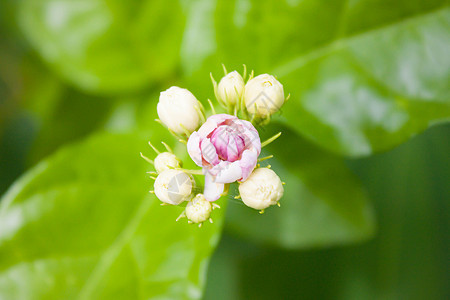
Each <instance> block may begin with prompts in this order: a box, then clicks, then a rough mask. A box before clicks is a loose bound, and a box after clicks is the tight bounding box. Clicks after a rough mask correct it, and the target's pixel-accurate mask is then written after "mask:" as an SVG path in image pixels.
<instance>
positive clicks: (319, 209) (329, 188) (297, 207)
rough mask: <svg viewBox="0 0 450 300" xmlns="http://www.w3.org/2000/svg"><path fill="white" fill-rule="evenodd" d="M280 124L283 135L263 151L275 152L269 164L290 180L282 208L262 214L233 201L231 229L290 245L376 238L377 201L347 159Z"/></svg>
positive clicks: (284, 178)
mask: <svg viewBox="0 0 450 300" xmlns="http://www.w3.org/2000/svg"><path fill="white" fill-rule="evenodd" d="M278 129H279V131H282V132H283V134H282V135H281V137H280V138H279V139H278V140H276V141H275V142H273V143H272V144H270V145H269V146H268V147H267V148H268V151H269V152H267V153H266V154H264V153H263V154H262V155H261V156H265V155H267V154H273V155H274V158H272V159H270V160H269V161H268V163H269V164H270V165H271V166H272V168H273V170H274V171H275V172H276V173H277V174H278V175H279V176H280V178H281V179H282V180H283V181H285V182H286V185H285V186H284V196H283V198H282V199H281V200H280V204H281V207H280V208H278V207H276V206H273V207H271V208H268V209H266V210H265V213H264V214H262V215H260V214H259V213H258V211H256V210H253V209H250V208H247V207H245V206H244V205H243V204H242V202H240V201H233V202H232V203H231V204H230V206H229V208H228V213H227V225H228V227H227V228H228V229H229V230H232V231H233V232H234V233H236V234H238V235H240V236H243V237H245V238H246V239H251V240H255V241H257V242H263V243H268V244H273V245H278V246H282V247H286V248H309V247H319V246H330V245H335V244H345V243H351V242H355V241H360V240H363V239H367V238H368V237H370V236H371V235H372V234H373V232H374V227H375V225H374V215H373V211H372V206H371V205H370V203H369V201H368V199H367V197H366V194H365V191H364V190H363V188H362V186H361V184H360V183H359V181H358V180H357V179H356V178H355V177H354V176H353V174H352V173H351V172H350V170H349V169H348V168H347V167H346V165H345V164H344V161H343V159H341V158H338V157H336V156H335V155H332V154H329V153H327V152H324V151H322V150H320V149H319V148H318V147H316V146H314V145H312V144H311V143H310V142H308V141H306V140H304V139H302V138H301V137H299V136H298V135H296V134H295V133H294V132H292V131H290V130H288V129H286V128H278ZM268 136H270V135H268ZM266 164H267V161H265V162H264V163H262V165H266ZM228 221H229V222H228Z"/></svg>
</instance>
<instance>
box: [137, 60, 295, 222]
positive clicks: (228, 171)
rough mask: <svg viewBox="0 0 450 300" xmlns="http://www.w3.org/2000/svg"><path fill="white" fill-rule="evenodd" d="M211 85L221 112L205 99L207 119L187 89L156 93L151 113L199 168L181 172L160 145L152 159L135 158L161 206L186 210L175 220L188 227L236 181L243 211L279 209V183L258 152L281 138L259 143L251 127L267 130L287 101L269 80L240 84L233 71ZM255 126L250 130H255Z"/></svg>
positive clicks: (279, 87)
mask: <svg viewBox="0 0 450 300" xmlns="http://www.w3.org/2000/svg"><path fill="white" fill-rule="evenodd" d="M224 73H225V76H224V77H223V78H222V79H221V80H220V82H219V83H218V84H217V82H216V81H215V80H214V78H213V76H212V75H211V80H212V83H213V86H214V93H215V96H216V99H217V101H218V102H219V104H220V105H221V107H222V108H223V109H224V110H225V113H216V108H215V107H214V105H213V103H212V102H211V101H210V100H209V99H208V103H209V105H210V116H209V117H206V115H207V114H206V112H205V108H204V107H203V105H202V104H201V103H200V102H199V101H198V100H197V98H196V97H195V96H194V95H193V94H192V93H191V92H190V91H188V90H187V89H183V88H179V87H176V86H173V87H171V88H169V89H168V90H166V91H164V92H161V95H160V98H159V102H158V105H157V111H158V116H159V119H157V121H158V122H160V123H161V124H163V125H164V126H165V127H167V129H168V130H169V132H170V133H171V134H172V135H174V136H175V137H176V138H177V140H178V141H180V142H181V143H183V144H184V145H186V150H187V153H188V154H189V156H190V158H191V159H192V160H193V162H194V163H195V164H196V165H197V166H198V167H200V168H201V169H197V170H188V169H183V168H182V161H181V160H180V159H179V158H178V157H177V156H176V155H175V154H174V152H173V151H172V149H171V148H170V147H169V146H168V145H167V144H166V143H164V142H162V143H163V145H164V146H165V148H166V150H167V151H164V152H160V151H159V150H158V149H157V148H156V147H154V146H153V145H152V144H151V143H150V142H149V144H150V146H151V147H152V148H153V149H154V151H155V152H156V154H157V156H156V158H155V159H154V160H151V159H150V158H147V157H146V156H144V155H143V154H142V153H141V156H142V157H143V158H144V159H145V160H147V161H148V162H149V163H151V164H153V165H154V167H155V172H149V173H150V174H151V178H152V179H154V180H155V183H154V191H151V192H152V193H154V194H155V195H156V197H158V199H159V200H161V201H162V202H163V203H162V205H180V204H183V203H186V208H185V210H184V211H183V213H182V214H181V215H180V216H179V218H178V219H177V221H178V220H179V219H180V218H182V217H186V218H187V219H188V222H189V223H198V224H199V226H201V225H202V223H203V222H205V221H207V220H209V221H210V222H212V219H211V217H210V215H211V212H212V210H213V209H214V208H218V207H219V206H218V205H217V204H215V203H214V201H216V200H218V199H219V198H220V197H222V196H224V195H226V194H227V193H228V191H229V185H230V184H231V183H234V182H237V183H238V185H239V187H238V190H239V193H240V195H239V196H236V197H234V198H235V199H239V198H240V199H242V202H243V203H244V204H245V205H247V206H248V207H251V208H254V209H257V210H260V213H263V212H264V209H266V208H268V207H269V206H271V205H278V206H279V205H280V203H279V200H280V199H281V197H282V196H283V192H284V189H283V184H284V183H283V182H282V181H281V180H280V178H279V177H278V175H277V174H276V173H275V172H274V171H273V170H271V169H270V165H269V166H267V167H261V165H260V162H261V161H263V160H266V159H269V158H271V157H272V156H267V157H263V158H259V155H260V154H261V148H262V147H264V146H266V145H268V144H269V143H271V142H273V141H274V140H275V139H276V138H278V137H279V136H280V134H281V133H278V134H277V135H275V136H273V137H271V138H269V139H268V140H266V141H264V142H261V140H260V136H259V132H258V130H257V129H256V127H259V126H263V125H267V124H268V123H269V122H270V119H271V116H272V115H273V114H274V113H276V112H277V111H279V110H280V108H281V106H282V105H283V104H284V103H285V101H287V99H288V98H285V96H284V90H283V85H282V84H281V83H280V82H279V81H278V80H277V79H276V78H275V77H273V76H272V75H269V74H262V75H259V76H256V77H254V76H253V72H252V73H251V74H250V76H249V79H248V80H247V82H246V77H247V76H246V73H247V72H246V68H245V66H244V75H243V76H242V75H241V74H239V73H238V72H237V71H233V72H230V73H228V72H227V71H226V69H225V67H224ZM255 126H256V127H255ZM196 176H202V177H203V176H204V187H200V186H198V185H197V182H196V180H195V177H196Z"/></svg>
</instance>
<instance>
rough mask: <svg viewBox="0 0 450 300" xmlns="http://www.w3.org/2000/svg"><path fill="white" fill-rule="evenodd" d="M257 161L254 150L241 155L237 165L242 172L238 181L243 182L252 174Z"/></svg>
mask: <svg viewBox="0 0 450 300" xmlns="http://www.w3.org/2000/svg"><path fill="white" fill-rule="evenodd" d="M257 160H258V154H257V153H256V152H255V150H245V151H244V153H242V158H241V160H239V161H238V162H239V165H240V168H241V170H242V178H241V179H240V181H245V180H246V179H247V178H248V176H250V174H251V173H252V172H253V169H254V168H255V167H256V164H257Z"/></svg>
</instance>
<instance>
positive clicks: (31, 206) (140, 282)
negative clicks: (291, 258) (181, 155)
mask: <svg viewBox="0 0 450 300" xmlns="http://www.w3.org/2000/svg"><path fill="white" fill-rule="evenodd" d="M145 138H152V139H153V140H154V141H157V140H160V139H161V135H158V134H156V133H155V132H154V134H152V135H151V136H146V137H145ZM139 151H143V152H148V153H150V150H149V149H148V145H147V144H146V142H145V140H144V139H142V138H140V137H138V136H137V135H119V134H102V135H98V136H95V137H93V138H90V139H88V140H87V141H85V142H83V143H80V144H76V145H73V146H71V147H67V148H65V149H64V150H62V151H60V152H58V153H57V154H55V155H53V156H51V157H50V158H49V159H48V160H46V161H44V162H42V163H40V164H38V165H37V166H36V167H35V168H33V169H32V170H30V171H29V172H28V173H26V175H25V176H24V177H22V178H21V179H20V180H19V181H17V182H16V183H15V184H14V185H13V186H12V187H11V189H10V190H9V192H8V193H7V194H6V195H5V197H4V199H3V200H2V206H1V210H0V228H1V230H0V298H4V299H30V298H33V299H73V298H77V299H112V298H114V299H138V298H139V299H141V298H145V299H148V298H153V297H155V298H156V297H159V298H170V299H174V298H183V299H184V298H192V299H198V298H200V297H201V294H202V289H203V286H204V277H205V272H206V268H207V265H208V262H209V256H210V255H211V252H212V250H213V248H214V247H215V246H216V245H217V242H218V240H219V237H220V232H221V231H220V229H221V226H222V220H223V211H224V207H223V209H220V210H215V211H214V212H213V215H212V217H213V219H214V221H215V222H214V223H213V224H209V223H208V224H204V226H203V227H202V228H198V227H197V226H192V225H188V224H187V222H186V221H185V219H184V222H183V221H182V220H180V221H179V222H175V219H176V218H177V216H178V215H179V214H180V213H181V212H182V210H183V208H182V207H178V206H177V207H175V206H171V207H161V206H160V205H159V203H160V202H159V201H158V200H157V199H156V198H155V197H154V196H153V195H151V194H150V193H148V191H149V190H150V189H152V185H153V182H152V181H151V180H150V179H149V178H148V176H147V175H146V174H145V172H146V171H149V170H151V169H152V168H151V166H150V165H149V164H147V163H146V162H145V161H144V160H142V159H141V158H140V157H139ZM221 204H222V205H223V206H224V203H221Z"/></svg>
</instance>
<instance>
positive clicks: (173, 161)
mask: <svg viewBox="0 0 450 300" xmlns="http://www.w3.org/2000/svg"><path fill="white" fill-rule="evenodd" d="M154 163H155V169H156V172H158V173H161V172H163V171H165V170H169V169H175V168H180V167H181V161H180V160H179V159H178V157H176V156H175V154H173V153H170V152H162V153H160V154H158V156H156V158H155V160H154Z"/></svg>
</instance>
